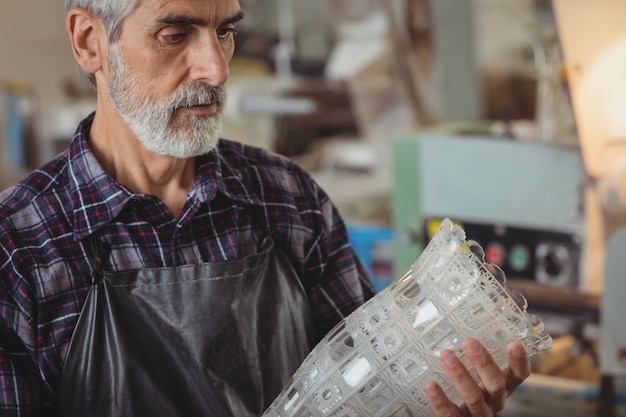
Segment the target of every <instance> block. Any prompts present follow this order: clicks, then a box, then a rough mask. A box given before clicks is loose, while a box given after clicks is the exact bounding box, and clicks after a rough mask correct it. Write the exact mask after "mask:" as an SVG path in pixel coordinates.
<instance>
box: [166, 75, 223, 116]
mask: <svg viewBox="0 0 626 417" xmlns="http://www.w3.org/2000/svg"><path fill="white" fill-rule="evenodd" d="M227 98H228V93H227V91H226V87H225V86H223V85H220V86H215V87H214V86H210V85H207V84H205V83H203V82H201V81H194V82H191V83H189V84H185V85H183V86H181V87H180V88H178V89H177V90H176V91H175V92H174V94H173V95H172V96H171V97H170V98H169V99H168V101H167V105H166V107H167V108H168V109H169V110H170V111H175V110H177V109H180V108H183V107H192V106H203V105H208V104H216V105H217V107H218V109H222V108H223V107H224V104H225V103H226V99H227Z"/></svg>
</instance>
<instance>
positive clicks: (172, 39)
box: [163, 32, 187, 44]
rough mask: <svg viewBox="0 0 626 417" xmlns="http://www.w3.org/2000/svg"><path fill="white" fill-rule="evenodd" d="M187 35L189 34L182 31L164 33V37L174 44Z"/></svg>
mask: <svg viewBox="0 0 626 417" xmlns="http://www.w3.org/2000/svg"><path fill="white" fill-rule="evenodd" d="M186 36H187V34H186V33H183V32H180V33H171V34H167V35H163V38H164V39H165V40H166V41H167V43H171V44H174V43H179V42H181V41H183V40H184V39H185V37H186Z"/></svg>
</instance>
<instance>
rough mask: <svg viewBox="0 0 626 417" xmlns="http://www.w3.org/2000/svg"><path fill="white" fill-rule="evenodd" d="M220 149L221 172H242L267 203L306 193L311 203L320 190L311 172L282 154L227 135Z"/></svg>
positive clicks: (247, 185)
mask: <svg viewBox="0 0 626 417" xmlns="http://www.w3.org/2000/svg"><path fill="white" fill-rule="evenodd" d="M219 153H220V158H221V162H222V174H223V175H226V176H228V174H232V173H236V174H239V177H240V179H241V181H242V183H243V184H245V187H246V188H247V189H248V190H247V191H248V192H249V193H252V194H256V195H258V196H259V199H260V200H262V201H263V202H265V203H266V202H267V199H269V198H276V199H286V200H290V201H291V200H293V199H294V198H296V199H297V198H298V196H306V198H307V201H309V203H307V204H311V203H313V202H314V201H315V199H316V198H317V197H319V195H320V191H321V190H320V188H319V186H318V185H317V183H316V182H315V181H314V180H313V178H312V177H311V175H310V174H309V173H308V172H306V171H305V170H304V169H303V168H302V167H300V166H299V165H298V164H296V163H295V162H294V161H292V160H290V159H289V158H287V157H285V156H283V155H279V154H277V153H275V152H273V151H270V150H267V149H264V148H260V147H256V146H252V145H248V144H244V143H240V142H233V141H230V140H225V139H222V140H220V143H219ZM227 170H228V171H227Z"/></svg>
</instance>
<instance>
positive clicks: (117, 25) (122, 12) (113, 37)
mask: <svg viewBox="0 0 626 417" xmlns="http://www.w3.org/2000/svg"><path fill="white" fill-rule="evenodd" d="M138 1H139V0H65V13H66V14H67V12H68V11H69V10H70V9H73V8H80V9H85V10H87V11H88V12H90V13H91V14H93V15H94V16H95V17H96V19H98V20H99V21H100V22H101V23H102V24H103V25H104V28H105V30H106V33H107V37H108V39H109V42H110V43H115V42H116V41H117V40H118V39H119V37H120V34H121V32H122V22H123V21H124V19H125V18H126V16H128V14H129V13H130V12H132V11H133V10H134V8H135V6H137V2H138ZM85 75H86V76H87V78H88V79H89V82H90V83H91V84H92V85H95V84H96V79H95V76H94V75H93V74H88V73H85Z"/></svg>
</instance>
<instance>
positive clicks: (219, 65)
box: [189, 33, 232, 86]
mask: <svg viewBox="0 0 626 417" xmlns="http://www.w3.org/2000/svg"><path fill="white" fill-rule="evenodd" d="M231 55H232V52H231V51H230V50H229V49H228V47H225V46H224V45H223V44H222V43H221V42H220V40H219V39H218V37H217V35H216V34H215V33H207V34H205V35H204V36H202V37H201V39H198V41H197V42H196V44H195V45H194V46H193V48H192V51H191V53H190V57H189V59H190V70H189V76H190V77H191V79H192V80H197V81H204V82H206V83H208V84H209V85H212V86H218V85H223V84H225V83H226V80H227V79H228V64H229V62H230V58H231Z"/></svg>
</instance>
